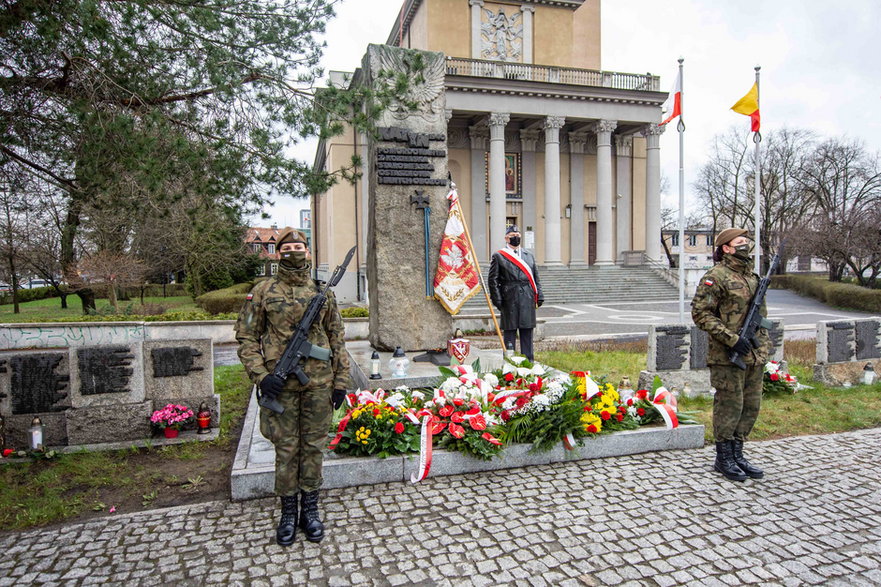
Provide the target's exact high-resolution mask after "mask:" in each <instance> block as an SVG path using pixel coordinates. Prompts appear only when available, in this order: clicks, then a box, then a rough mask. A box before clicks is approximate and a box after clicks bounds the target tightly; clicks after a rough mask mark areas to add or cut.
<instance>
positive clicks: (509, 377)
mask: <svg viewBox="0 0 881 587" xmlns="http://www.w3.org/2000/svg"><path fill="white" fill-rule="evenodd" d="M505 381H507V382H508V383H511V382H512V381H514V374H513V373H505Z"/></svg>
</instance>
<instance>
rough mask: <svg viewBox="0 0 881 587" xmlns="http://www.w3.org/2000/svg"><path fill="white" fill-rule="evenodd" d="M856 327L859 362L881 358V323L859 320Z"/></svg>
mask: <svg viewBox="0 0 881 587" xmlns="http://www.w3.org/2000/svg"><path fill="white" fill-rule="evenodd" d="M855 325H856V329H855V330H856V343H857V360H863V359H878V358H881V343H879V340H881V322H879V321H878V320H859V321H857V322H855Z"/></svg>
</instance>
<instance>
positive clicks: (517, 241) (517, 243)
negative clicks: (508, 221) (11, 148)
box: [508, 236, 520, 247]
mask: <svg viewBox="0 0 881 587" xmlns="http://www.w3.org/2000/svg"><path fill="white" fill-rule="evenodd" d="M508 244H509V245H511V246H512V247H519V246H520V237H519V236H512V237H511V238H509V239H508Z"/></svg>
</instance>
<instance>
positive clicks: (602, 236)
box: [593, 120, 618, 265]
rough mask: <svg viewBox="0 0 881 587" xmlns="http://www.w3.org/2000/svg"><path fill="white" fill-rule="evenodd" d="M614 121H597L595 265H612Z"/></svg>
mask: <svg viewBox="0 0 881 587" xmlns="http://www.w3.org/2000/svg"><path fill="white" fill-rule="evenodd" d="M617 126H618V123H617V122H616V121H614V120H598V121H596V123H595V124H594V126H593V130H594V132H595V133H596V135H597V259H596V265H614V264H615V261H614V259H615V257H614V254H613V252H612V131H613V130H615V128H616V127H617Z"/></svg>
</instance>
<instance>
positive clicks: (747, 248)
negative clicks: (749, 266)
mask: <svg viewBox="0 0 881 587" xmlns="http://www.w3.org/2000/svg"><path fill="white" fill-rule="evenodd" d="M754 247H755V245H752V244H743V245H737V246H736V247H734V256H735V257H737V258H738V259H740V260H741V261H749V260H750V259H752V252H753V248H754Z"/></svg>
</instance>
